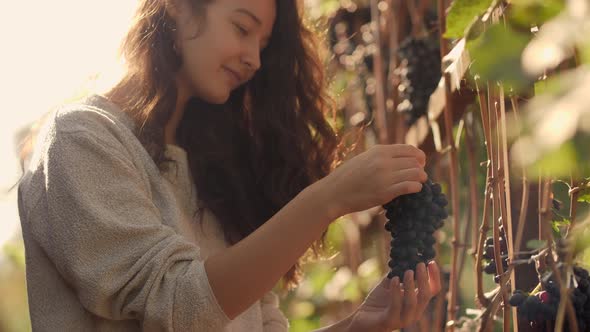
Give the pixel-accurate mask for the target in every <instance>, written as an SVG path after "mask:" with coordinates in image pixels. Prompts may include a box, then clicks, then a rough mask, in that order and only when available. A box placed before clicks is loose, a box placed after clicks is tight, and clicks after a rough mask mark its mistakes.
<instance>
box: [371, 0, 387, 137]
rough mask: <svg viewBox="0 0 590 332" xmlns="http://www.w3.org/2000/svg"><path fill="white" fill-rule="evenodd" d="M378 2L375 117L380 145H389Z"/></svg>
mask: <svg viewBox="0 0 590 332" xmlns="http://www.w3.org/2000/svg"><path fill="white" fill-rule="evenodd" d="M377 5H378V1H377V0H371V20H372V21H373V22H374V23H375V24H376V28H375V31H373V32H374V34H375V35H374V36H375V46H376V47H375V54H374V55H373V58H374V61H373V65H374V66H375V70H374V72H375V73H374V74H375V81H376V84H375V85H376V88H375V105H376V106H377V107H376V108H377V109H376V115H375V125H376V127H377V128H376V129H377V135H378V140H379V143H381V144H387V143H389V134H388V132H387V120H386V119H387V118H386V113H385V91H384V88H385V82H384V81H385V78H384V75H383V57H382V55H381V32H380V18H379V8H378V6H377Z"/></svg>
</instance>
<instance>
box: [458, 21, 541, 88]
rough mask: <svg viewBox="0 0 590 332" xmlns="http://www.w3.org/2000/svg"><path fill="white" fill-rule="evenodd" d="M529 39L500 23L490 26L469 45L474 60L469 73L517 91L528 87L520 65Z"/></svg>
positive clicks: (527, 36)
mask: <svg viewBox="0 0 590 332" xmlns="http://www.w3.org/2000/svg"><path fill="white" fill-rule="evenodd" d="M530 38H531V37H530V36H529V35H525V34H523V33H521V32H518V31H515V30H513V29H511V28H509V27H505V26H503V25H500V24H496V25H493V26H492V27H490V28H489V29H488V30H487V31H486V32H484V33H483V34H482V35H481V36H480V37H479V38H477V39H475V40H473V41H471V42H468V43H467V47H468V49H469V53H470V55H471V57H472V59H473V66H472V73H473V74H475V75H479V76H480V77H481V79H482V80H483V81H484V82H485V81H491V82H502V83H503V84H504V85H505V87H506V88H508V89H509V88H513V89H514V90H515V91H516V92H518V91H519V90H522V89H523V88H526V87H528V86H529V85H530V84H531V83H532V82H533V79H532V78H530V77H528V76H527V75H526V74H525V72H524V69H523V68H522V64H521V57H522V52H523V51H524V49H525V47H526V46H527V44H528V42H529V41H530Z"/></svg>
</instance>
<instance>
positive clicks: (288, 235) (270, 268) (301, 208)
mask: <svg viewBox="0 0 590 332" xmlns="http://www.w3.org/2000/svg"><path fill="white" fill-rule="evenodd" d="M337 217H338V213H337V211H335V210H334V209H333V208H332V207H331V205H330V200H329V199H328V197H326V194H325V193H324V191H323V187H322V186H321V185H320V184H319V183H318V184H317V185H312V186H310V187H308V188H306V189H305V190H303V191H302V192H301V193H300V194H299V195H297V196H296V197H295V198H294V199H293V200H292V201H291V202H289V203H288V204H287V205H286V206H285V207H283V209H281V210H280V211H279V212H278V213H277V214H275V215H274V216H273V217H272V218H271V219H270V220H269V221H267V222H266V223H265V224H263V225H262V226H261V227H260V228H258V229H257V230H256V231H254V232H253V233H252V234H250V235H249V236H247V237H246V238H244V239H243V240H242V241H240V242H238V243H237V244H235V245H234V246H232V247H230V248H227V249H226V250H224V251H222V252H219V253H218V254H216V255H212V256H210V257H209V258H208V259H207V260H206V261H205V270H206V271H207V275H208V278H209V283H210V284H211V288H212V289H213V293H214V294H215V297H216V298H217V301H218V303H219V305H220V306H221V307H222V308H223V310H224V311H225V313H226V315H227V316H228V317H229V318H230V319H234V318H235V317H236V316H237V315H239V314H240V313H241V312H242V311H244V310H246V309H247V308H248V307H249V306H250V305H252V303H254V302H256V301H257V300H258V299H260V298H261V297H262V296H263V295H264V294H265V293H266V292H268V291H270V290H271V289H272V288H273V286H274V285H275V284H276V283H277V281H278V280H279V279H280V278H281V277H282V276H283V275H284V274H285V273H286V272H287V271H288V270H289V269H290V268H291V266H292V265H293V263H294V262H296V261H297V259H299V258H300V257H301V256H302V255H303V254H304V253H305V251H306V250H307V249H308V248H309V247H310V246H311V244H312V243H313V242H314V241H316V240H318V239H319V238H320V236H321V234H322V233H323V232H324V231H325V230H326V229H327V227H328V225H329V224H330V222H332V221H333V220H334V219H335V218H337Z"/></svg>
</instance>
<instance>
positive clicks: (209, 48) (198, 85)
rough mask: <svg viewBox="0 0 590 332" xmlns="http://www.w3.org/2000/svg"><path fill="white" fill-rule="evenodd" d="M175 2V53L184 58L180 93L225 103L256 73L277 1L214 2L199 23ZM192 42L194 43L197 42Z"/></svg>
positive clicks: (184, 5) (179, 1) (182, 0)
mask: <svg viewBox="0 0 590 332" xmlns="http://www.w3.org/2000/svg"><path fill="white" fill-rule="evenodd" d="M187 1H191V0H177V7H176V10H174V11H173V12H172V13H171V15H172V17H173V18H174V19H175V21H176V25H177V36H176V49H177V52H178V53H180V56H181V57H182V66H181V68H180V72H179V75H178V84H179V93H181V94H187V95H188V96H189V97H190V96H195V97H199V98H201V99H203V100H205V101H207V102H209V103H215V104H221V103H224V102H225V101H226V100H227V99H228V98H229V95H230V92H231V91H232V90H234V89H235V88H237V87H238V86H240V85H242V84H244V83H246V82H247V81H248V80H250V79H251V78H252V76H254V73H255V72H256V71H257V70H258V69H259V68H260V65H261V64H260V53H261V52H262V50H263V49H264V48H265V47H266V45H267V43H268V41H269V39H270V35H271V32H272V27H273V24H274V20H275V15H276V13H275V11H276V10H275V1H276V0H215V1H213V2H212V3H211V4H209V5H207V7H206V9H205V14H204V16H203V19H202V20H200V19H199V18H198V17H195V14H194V12H193V11H192V10H191V7H190V6H189V4H188V2H187ZM195 36H196V37H195Z"/></svg>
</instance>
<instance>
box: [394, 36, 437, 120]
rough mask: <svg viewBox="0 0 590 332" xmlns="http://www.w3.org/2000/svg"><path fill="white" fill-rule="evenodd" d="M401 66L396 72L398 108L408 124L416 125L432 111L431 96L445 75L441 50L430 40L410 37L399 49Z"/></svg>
mask: <svg viewBox="0 0 590 332" xmlns="http://www.w3.org/2000/svg"><path fill="white" fill-rule="evenodd" d="M398 55H399V59H400V62H399V63H400V65H399V67H398V68H397V69H396V73H397V75H398V76H399V78H400V84H399V86H398V92H399V100H400V102H399V104H398V106H397V111H398V112H400V113H402V114H403V115H404V118H405V121H406V124H407V125H412V124H413V123H414V122H416V121H417V120H418V119H419V118H420V117H421V116H423V115H425V114H426V113H427V111H428V101H429V100H430V95H431V94H432V92H434V90H435V89H436V87H437V86H438V82H439V81H440V78H441V60H440V49H439V48H438V47H436V46H435V45H434V43H433V42H430V40H429V39H416V38H413V37H409V38H407V39H406V40H404V41H403V42H402V43H401V45H400V47H399V50H398Z"/></svg>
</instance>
